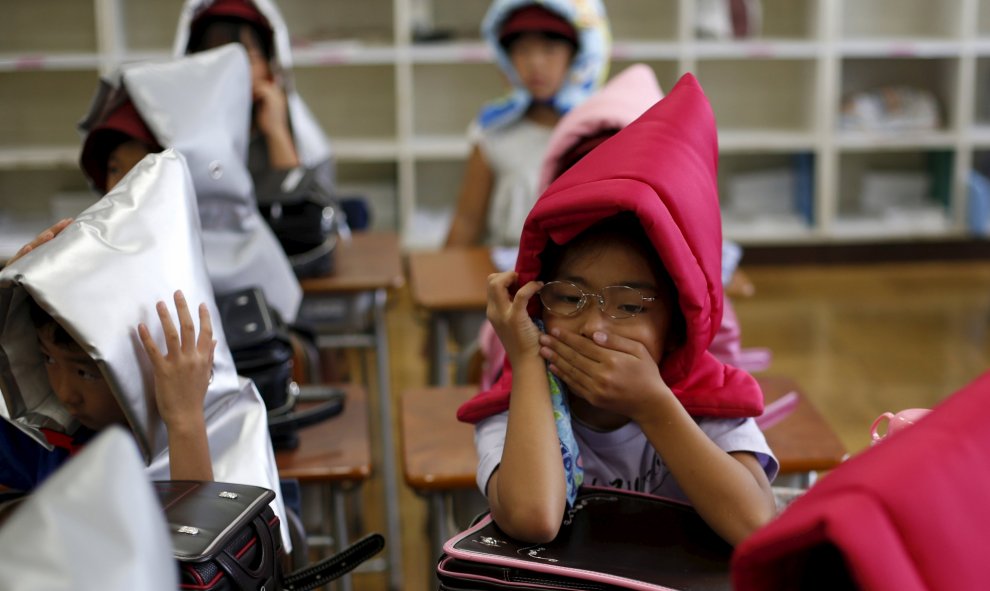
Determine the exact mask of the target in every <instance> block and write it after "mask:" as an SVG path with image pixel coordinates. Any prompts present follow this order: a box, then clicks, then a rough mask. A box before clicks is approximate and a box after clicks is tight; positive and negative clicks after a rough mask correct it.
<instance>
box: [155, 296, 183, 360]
mask: <svg viewBox="0 0 990 591" xmlns="http://www.w3.org/2000/svg"><path fill="white" fill-rule="evenodd" d="M155 310H156V311H157V312H158V320H159V321H160V322H161V323H162V332H164V333H165V346H166V347H167V349H168V352H169V353H171V352H173V351H178V350H179V349H180V342H179V332H178V331H177V330H175V325H174V324H173V323H172V315H171V314H169V312H168V306H166V305H165V302H161V301H160V302H158V304H156V305H155Z"/></svg>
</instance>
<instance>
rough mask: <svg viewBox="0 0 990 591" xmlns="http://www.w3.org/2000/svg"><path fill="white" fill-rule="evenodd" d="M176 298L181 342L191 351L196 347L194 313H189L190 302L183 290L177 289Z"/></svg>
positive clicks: (182, 345) (184, 347)
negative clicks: (187, 300)
mask: <svg viewBox="0 0 990 591" xmlns="http://www.w3.org/2000/svg"><path fill="white" fill-rule="evenodd" d="M173 297H174V298H175V312H176V314H177V315H178V317H179V330H180V337H181V342H180V346H181V347H182V349H183V350H184V351H189V350H191V349H192V348H193V347H195V343H196V325H194V324H193V321H192V314H190V313H189V304H188V303H187V302H186V296H185V295H183V293H182V290H181V289H180V290H177V291H176V292H175V294H174V296H173Z"/></svg>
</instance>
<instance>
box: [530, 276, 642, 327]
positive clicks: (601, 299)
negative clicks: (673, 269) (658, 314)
mask: <svg viewBox="0 0 990 591" xmlns="http://www.w3.org/2000/svg"><path fill="white" fill-rule="evenodd" d="M555 283H556V284H560V285H570V286H572V287H573V288H574V289H576V290H577V291H578V293H580V294H581V300H580V301H579V302H578V305H577V308H575V310H574V312H572V313H570V314H561V313H559V312H554V311H553V310H551V309H550V306H548V305H547V303H546V302H545V301H544V300H543V290H544V289H546V288H547V286H550V285H553V284H555ZM611 287H621V288H624V289H631V290H633V291H635V292H637V293H638V294H639V297H640V300H641V301H642V302H645V303H648V302H655V301H656V300H657V296H652V297H650V296H645V295H643V290H641V289H639V288H638V287H632V286H631V285H606V286H605V287H602V288H601V289H599V290H597V291H591V292H588V291H585V290H584V289H582V288H581V286H580V285H578V284H576V283H574V282H573V281H564V280H556V281H548V282H546V283H544V284H543V287H541V288H540V290H539V291H538V292H536V293H537V295H538V296H539V298H540V304H541V305H542V306H543V309H544V310H546V311H547V312H550V313H551V314H553V315H554V316H560V317H562V318H573V317H575V316H577V315H578V314H580V313H581V312H582V311H583V310H584V309H585V306H587V305H588V296H595V299H596V300H598V309H599V310H601V312H602V313H603V314H605V315H606V316H608V317H609V318H611V319H613V320H625V319H627V318H634V317H636V316H639V315H640V314H642V312H636V313H635V314H629V315H627V316H613V315H612V314H610V313H609V312H608V311H607V310H606V307H607V302H606V301H605V290H606V289H609V288H611Z"/></svg>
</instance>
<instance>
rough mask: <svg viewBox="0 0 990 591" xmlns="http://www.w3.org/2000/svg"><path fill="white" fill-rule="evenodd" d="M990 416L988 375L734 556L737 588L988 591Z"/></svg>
mask: <svg viewBox="0 0 990 591" xmlns="http://www.w3.org/2000/svg"><path fill="white" fill-rule="evenodd" d="M987 408H990V372H986V373H983V374H982V375H980V376H979V377H977V378H976V379H974V380H973V381H972V382H971V383H970V384H968V385H967V386H965V387H963V388H962V389H961V390H959V391H958V392H956V393H955V394H953V395H952V396H949V397H948V398H947V399H945V400H943V401H942V402H941V403H940V404H939V405H937V406H936V407H935V408H934V409H933V410H932V412H931V413H930V414H929V415H927V416H925V417H924V418H923V419H921V420H920V421H918V422H917V423H916V424H914V425H912V426H911V427H909V428H907V429H904V430H903V431H900V432H898V433H895V434H892V435H888V436H887V437H885V438H884V439H883V440H882V441H880V442H879V443H877V445H875V446H873V447H870V448H869V449H867V450H864V451H863V452H862V453H860V454H859V455H857V456H856V457H854V458H852V459H850V460H848V461H847V462H845V463H843V464H842V465H841V466H839V467H837V468H835V469H834V470H832V471H831V472H829V473H828V475H827V476H825V477H824V478H822V479H821V481H820V482H818V483H816V484H815V485H814V486H813V487H811V488H810V489H809V490H808V492H807V493H805V494H803V495H802V496H800V497H799V498H797V499H795V500H794V502H793V503H792V504H791V505H789V506H788V507H787V509H786V510H784V511H783V512H782V513H781V514H780V515H779V516H778V517H777V518H776V519H774V520H773V521H771V522H770V523H768V524H767V525H765V526H764V527H762V528H760V529H759V530H757V531H756V532H754V533H753V535H751V536H750V537H748V538H746V539H745V540H743V542H742V543H741V544H740V545H738V546H736V550H735V553H734V555H733V557H732V588H733V589H736V590H738V591H770V590H777V589H780V590H785V589H797V588H800V587H801V585H802V583H803V582H806V581H812V582H815V583H818V588H822V589H826V588H828V589H840V588H841V589H850V588H858V589H897V590H898V591H933V590H941V589H986V588H987V565H986V563H987V560H986V559H987V532H988V531H990V504H988V503H987V499H988V498H990V470H988V469H987V467H988V460H987V450H988V449H990V423H988V422H987V420H986V413H987ZM862 428H863V429H865V428H866V427H865V426H864V427H862Z"/></svg>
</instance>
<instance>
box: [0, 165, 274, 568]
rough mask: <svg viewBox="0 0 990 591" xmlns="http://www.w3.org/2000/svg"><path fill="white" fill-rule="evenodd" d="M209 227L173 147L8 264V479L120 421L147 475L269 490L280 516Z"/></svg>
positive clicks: (4, 327)
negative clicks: (227, 330)
mask: <svg viewBox="0 0 990 591" xmlns="http://www.w3.org/2000/svg"><path fill="white" fill-rule="evenodd" d="M202 236H203V235H202V232H201V229H200V222H199V212H198V209H197V196H196V192H195V190H194V189H193V183H192V178H191V175H190V171H189V168H188V167H187V165H186V162H185V159H184V158H183V157H182V155H181V154H180V153H178V152H176V151H175V150H172V149H169V150H165V151H164V152H162V153H160V154H150V155H148V156H146V157H144V158H143V159H142V160H141V161H139V162H138V163H137V165H136V166H134V168H133V169H132V170H131V171H130V172H129V173H127V174H126V175H125V176H124V178H123V179H122V180H121V181H120V182H119V183H117V184H116V186H115V187H114V188H113V189H112V190H110V191H109V192H108V193H107V194H106V195H105V196H104V197H103V198H101V199H100V200H99V201H98V202H96V203H95V204H93V205H92V206H91V207H89V208H88V209H86V211H84V212H82V213H81V214H79V215H78V216H77V217H76V218H75V219H74V220H71V221H62V222H59V223H58V224H56V225H55V226H53V227H52V228H49V229H48V230H46V231H45V232H43V233H42V234H41V235H39V236H38V237H37V238H36V239H35V240H33V241H32V242H31V243H29V244H28V245H26V246H25V247H24V248H22V249H21V251H19V253H18V255H17V256H16V257H15V258H14V260H13V261H12V262H10V263H9V264H8V265H7V266H6V267H4V269H3V270H2V271H0V392H2V396H3V403H2V404H0V418H2V419H3V421H2V424H3V429H2V430H0V457H2V460H3V461H2V462H0V476H2V478H3V479H4V480H3V483H4V484H6V485H8V486H11V487H13V488H19V489H21V490H31V489H33V488H34V487H36V486H37V485H38V484H40V483H41V482H42V481H43V480H45V479H46V478H47V477H48V476H49V475H50V474H51V473H52V472H54V471H55V470H56V469H57V468H58V467H59V466H60V465H61V464H62V463H64V462H65V461H66V460H67V459H68V458H69V457H70V456H72V455H73V454H74V453H75V452H76V451H78V449H79V448H81V447H82V446H84V445H86V444H87V443H88V442H89V440H90V439H91V438H92V437H93V436H94V434H95V433H97V432H100V431H103V430H105V429H107V428H108V427H110V426H113V425H121V426H123V427H125V428H127V429H128V430H129V431H130V433H131V434H132V436H133V438H134V440H135V442H136V443H137V445H138V447H139V449H140V450H141V452H142V454H143V456H144V461H145V464H146V471H145V473H146V475H147V477H148V478H149V479H152V480H166V479H173V480H212V479H214V478H216V479H217V480H220V481H223V482H238V483H243V484H251V485H255V486H261V487H264V488H269V489H272V490H275V491H276V494H277V496H276V500H275V501H273V504H274V509H275V512H276V514H277V515H279V516H280V517H281V516H284V515H285V511H284V507H283V502H282V497H281V495H280V494H278V490H279V488H278V483H279V479H278V472H277V468H276V465H275V458H274V454H273V451H272V446H271V439H270V436H269V433H268V421H267V409H266V408H265V404H264V402H263V401H262V400H261V397H260V395H259V394H258V391H257V389H256V388H255V387H254V384H253V383H252V382H251V381H250V380H247V379H243V378H240V377H239V376H237V374H236V370H235V368H234V362H233V358H232V357H231V354H230V350H229V348H228V347H227V343H226V339H225V337H224V334H223V331H222V330H216V331H214V329H213V319H215V318H218V317H219V314H218V312H217V309H216V304H215V301H214V299H215V298H214V293H213V289H212V286H211V282H210V278H209V275H208V273H207V270H206V265H205V261H204V257H203V243H202V239H203V238H202ZM67 286H69V287H67ZM178 290H181V291H178ZM166 298H167V299H168V300H173V301H174V302H175V309H176V312H175V313H172V312H170V310H169V307H168V306H167V305H166V304H165V301H166ZM153 302H157V304H153ZM192 306H196V307H197V309H196V311H193V310H192ZM282 535H283V543H285V544H286V548H287V549H291V543H290V541H289V539H288V529H284V530H283V533H282Z"/></svg>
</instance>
